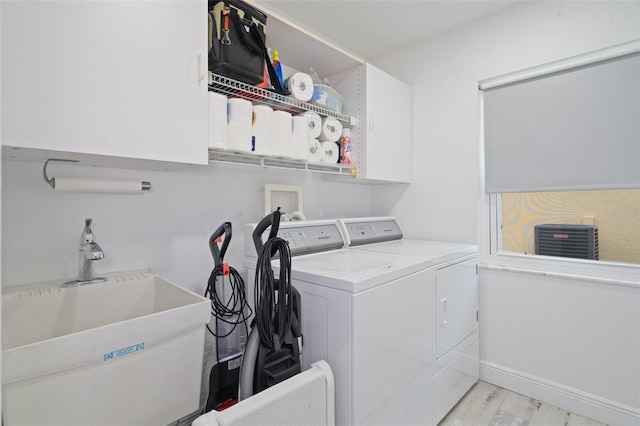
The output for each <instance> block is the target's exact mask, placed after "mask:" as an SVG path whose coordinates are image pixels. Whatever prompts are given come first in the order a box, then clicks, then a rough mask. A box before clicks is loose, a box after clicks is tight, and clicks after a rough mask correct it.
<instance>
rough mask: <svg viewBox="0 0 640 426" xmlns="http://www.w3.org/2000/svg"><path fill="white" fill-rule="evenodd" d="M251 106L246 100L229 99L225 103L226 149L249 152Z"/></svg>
mask: <svg viewBox="0 0 640 426" xmlns="http://www.w3.org/2000/svg"><path fill="white" fill-rule="evenodd" d="M252 119H253V105H252V104H251V102H250V101H248V100H246V99H239V98H231V99H229V100H228V101H227V131H228V138H227V147H228V149H231V150H236V151H248V152H251V140H252V138H251V133H252Z"/></svg>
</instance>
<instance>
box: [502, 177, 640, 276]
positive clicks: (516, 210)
mask: <svg viewBox="0 0 640 426" xmlns="http://www.w3.org/2000/svg"><path fill="white" fill-rule="evenodd" d="M498 200H499V201H498V202H497V203H496V205H497V209H498V211H497V212H496V213H497V214H496V217H497V218H498V221H499V223H498V224H497V225H498V226H496V230H497V231H498V235H497V244H498V247H497V248H498V251H500V252H503V253H520V254H527V255H536V254H537V255H556V256H561V255H562V256H565V257H573V258H582V259H592V257H590V255H591V254H593V253H595V254H596V255H597V259H598V260H600V261H606V262H621V263H632V264H640V189H622V190H596V191H561V192H526V193H504V194H499V195H498ZM547 224H554V225H555V224H563V225H586V226H584V227H577V228H578V233H577V235H576V238H575V241H576V242H575V243H574V242H573V240H574V239H573V238H569V237H570V236H571V237H573V235H569V234H567V233H559V232H556V231H552V232H551V233H550V234H544V232H543V231H544V230H545V229H551V230H553V229H554V227H546V228H545V225H547ZM540 225H542V227H539V228H538V229H539V232H538V241H537V244H536V232H535V229H536V228H535V227H536V226H540ZM566 228H568V229H571V226H569V227H566ZM580 228H584V229H580ZM590 228H592V229H593V230H594V231H595V233H596V234H597V238H589V232H594V231H591V229H590Z"/></svg>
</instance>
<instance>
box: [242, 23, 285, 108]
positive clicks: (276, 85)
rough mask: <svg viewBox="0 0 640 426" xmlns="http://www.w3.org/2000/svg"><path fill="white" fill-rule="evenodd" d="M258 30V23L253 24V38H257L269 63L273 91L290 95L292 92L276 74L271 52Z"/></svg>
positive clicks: (268, 69)
mask: <svg viewBox="0 0 640 426" xmlns="http://www.w3.org/2000/svg"><path fill="white" fill-rule="evenodd" d="M258 31H259V30H258V27H257V26H256V25H251V31H250V32H251V34H252V35H253V38H254V39H256V42H257V44H258V45H259V46H260V47H261V49H262V52H263V55H264V61H265V62H266V64H267V71H268V72H269V79H270V80H271V85H272V86H273V91H274V92H276V93H279V94H281V95H285V96H288V95H290V94H291V92H289V91H288V90H286V89H285V88H284V87H282V85H281V84H280V79H279V78H278V75H277V74H276V70H275V69H274V68H273V64H272V63H271V59H270V58H269V52H268V51H267V46H266V45H265V44H264V40H263V39H262V37H261V36H260V33H259V32H258Z"/></svg>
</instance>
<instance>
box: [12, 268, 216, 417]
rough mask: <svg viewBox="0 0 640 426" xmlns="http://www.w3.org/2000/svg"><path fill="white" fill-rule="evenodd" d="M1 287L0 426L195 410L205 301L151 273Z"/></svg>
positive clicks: (180, 414) (206, 315) (207, 316)
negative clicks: (79, 282)
mask: <svg viewBox="0 0 640 426" xmlns="http://www.w3.org/2000/svg"><path fill="white" fill-rule="evenodd" d="M105 277H106V278H107V281H106V282H104V283H98V284H90V285H86V286H80V287H73V288H60V284H62V283H63V282H64V281H65V280H57V281H55V282H46V283H36V284H30V285H24V286H17V287H8V288H6V289H5V290H4V292H3V295H2V408H3V410H2V411H3V421H4V424H30V425H34V424H46V425H53V424H65V425H71V424H83V425H84V424H110V425H113V424H149V425H160V424H167V423H170V422H172V421H175V420H177V419H179V418H181V417H183V416H185V415H187V414H190V413H192V412H194V411H195V410H197V409H198V405H199V399H200V381H201V377H202V361H203V353H204V333H205V324H207V323H208V322H209V319H210V312H209V309H210V308H209V301H208V300H207V299H205V298H203V297H201V296H199V295H197V294H195V293H192V292H190V291H188V290H185V289H183V288H181V287H179V286H177V285H174V284H172V283H170V282H169V281H166V280H164V279H162V278H160V277H159V276H158V275H157V274H155V273H153V272H151V271H149V270H143V271H131V272H121V273H115V274H107V275H106V276H105Z"/></svg>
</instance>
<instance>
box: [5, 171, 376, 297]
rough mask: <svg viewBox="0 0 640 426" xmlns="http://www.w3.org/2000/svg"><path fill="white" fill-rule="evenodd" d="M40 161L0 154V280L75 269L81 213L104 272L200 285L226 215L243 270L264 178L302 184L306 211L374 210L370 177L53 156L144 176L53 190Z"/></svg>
mask: <svg viewBox="0 0 640 426" xmlns="http://www.w3.org/2000/svg"><path fill="white" fill-rule="evenodd" d="M42 166H43V165H42V164H41V163H35V162H22V161H8V160H5V161H3V162H2V185H3V186H2V285H3V286H7V285H16V284H22V283H29V282H36V281H44V280H49V279H57V278H60V279H63V278H67V277H74V276H75V275H76V273H77V250H78V243H79V239H80V234H81V232H82V229H83V227H84V218H86V217H91V218H93V219H94V222H93V226H92V228H93V231H94V234H95V238H96V241H97V242H98V243H99V244H100V245H101V246H102V248H103V250H104V251H105V255H106V257H105V258H104V259H102V260H99V261H96V262H95V263H94V270H95V272H97V273H100V272H112V271H122V270H129V269H136V268H146V267H151V268H153V269H154V270H155V271H157V272H158V273H160V275H162V276H163V277H165V278H167V279H169V280H171V281H173V282H174V283H176V284H178V285H181V286H183V287H186V288H188V289H190V290H193V291H196V292H197V293H199V294H203V293H204V288H205V285H206V282H207V279H208V278H209V273H210V272H211V269H212V268H213V260H212V258H211V254H210V252H209V245H208V238H209V236H210V235H211V233H212V232H213V231H214V230H215V229H216V228H217V227H218V226H219V225H220V224H221V223H222V222H224V221H231V223H232V226H233V236H232V239H231V244H230V246H229V251H228V253H227V256H226V257H225V260H226V261H227V262H229V263H230V265H231V266H234V267H235V268H236V269H238V270H241V269H242V265H241V264H242V258H243V253H244V251H243V250H244V238H243V235H244V225H245V223H252V222H253V223H255V222H257V221H259V220H260V219H262V218H263V217H264V184H266V183H274V184H285V185H299V186H302V187H303V195H304V213H305V214H306V216H307V217H308V218H309V219H325V218H332V217H338V216H345V215H368V214H370V202H369V200H370V189H369V187H368V186H366V185H359V184H347V183H333V182H326V181H324V180H323V179H322V178H321V176H320V175H317V174H311V173H308V172H303V171H282V170H278V169H261V168H259V167H251V166H240V165H227V164H221V163H213V164H211V165H209V166H207V167H192V168H188V169H183V170H178V171H172V172H151V171H142V170H126V169H108V168H92V167H82V166H75V165H64V164H61V163H50V164H49V167H48V169H47V171H48V174H49V176H55V175H60V176H63V175H67V176H83V177H110V178H122V179H128V178H130V179H141V180H149V181H151V183H152V185H153V190H152V191H151V192H150V193H146V194H140V195H138V194H135V195H130V194H80V193H64V192H56V191H54V190H53V189H52V188H51V187H50V186H49V185H47V184H46V183H45V181H44V179H43V177H42Z"/></svg>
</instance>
